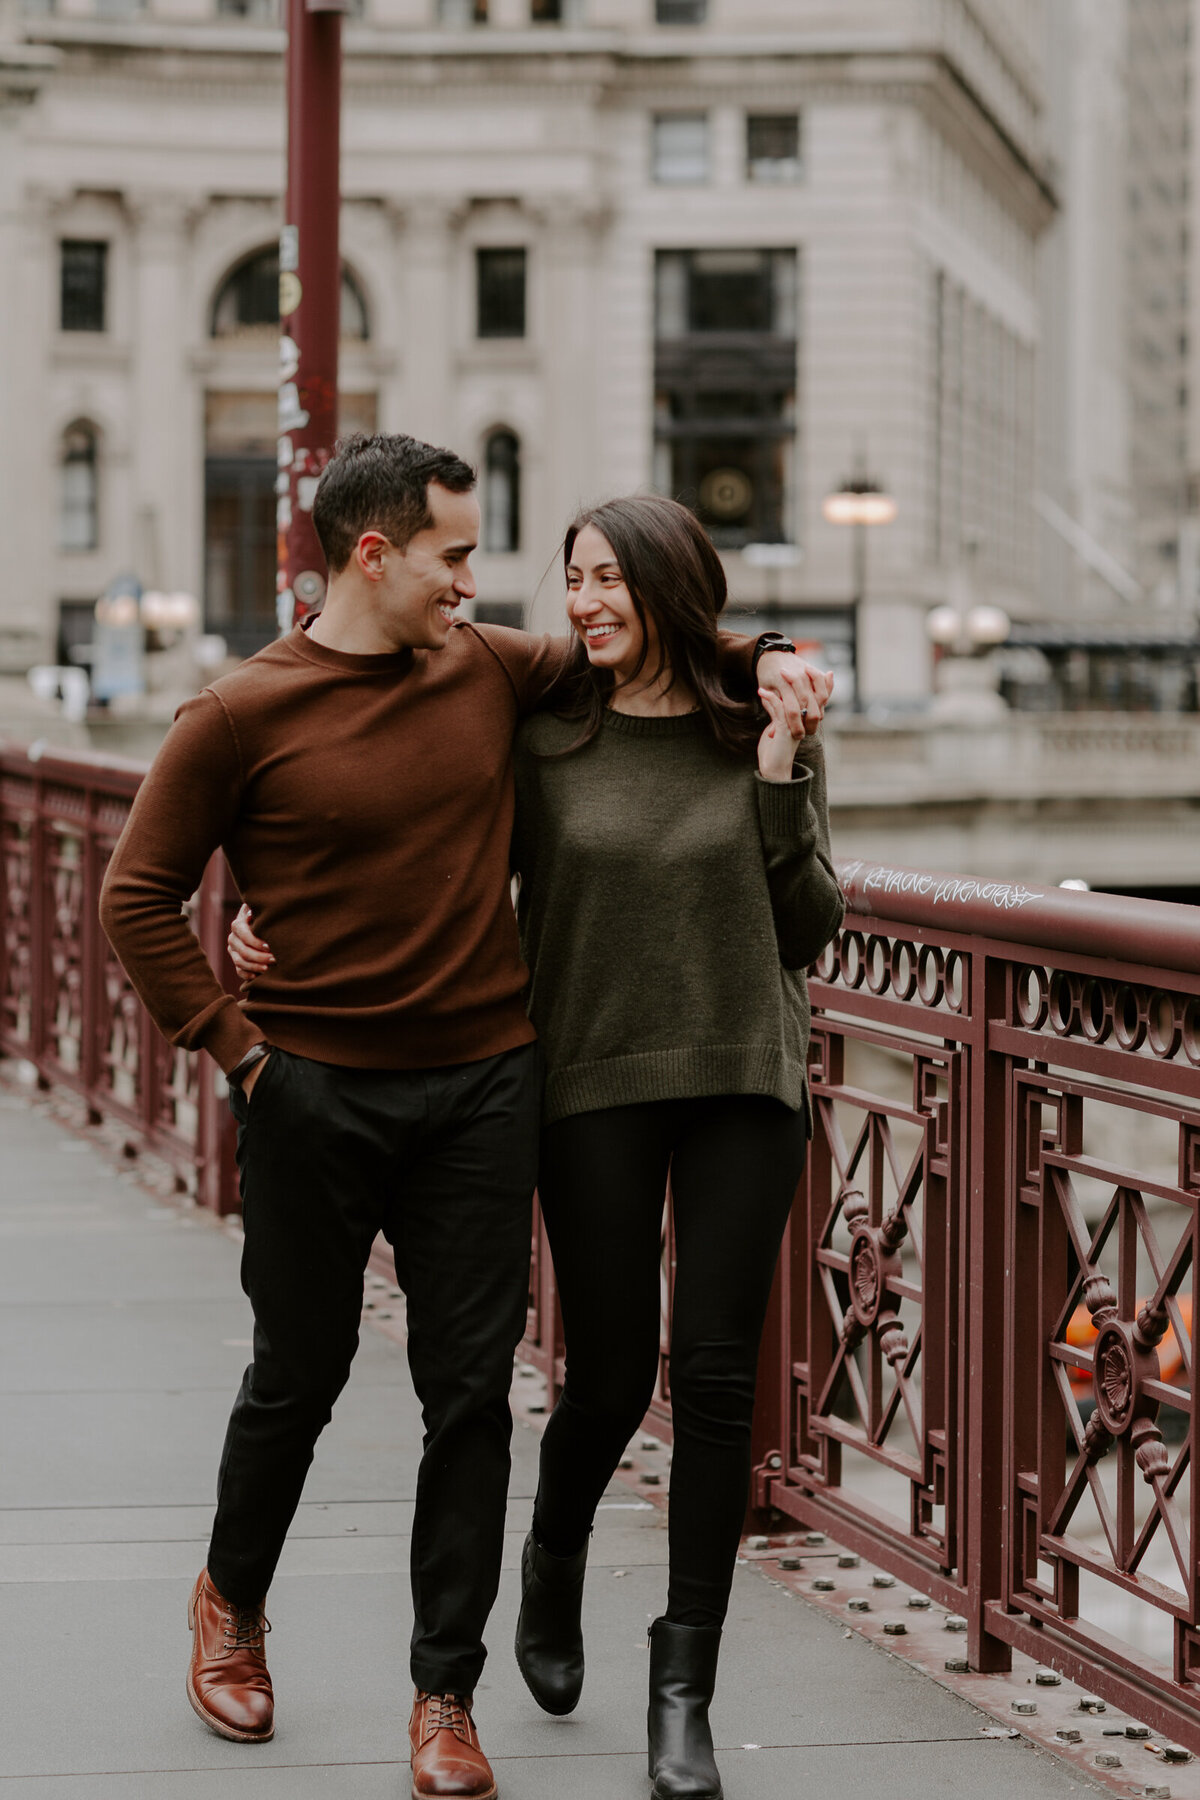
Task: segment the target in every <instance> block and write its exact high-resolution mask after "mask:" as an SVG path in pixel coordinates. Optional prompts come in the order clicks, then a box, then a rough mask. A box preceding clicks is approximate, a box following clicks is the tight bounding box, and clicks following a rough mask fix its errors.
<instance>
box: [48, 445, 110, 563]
mask: <svg viewBox="0 0 1200 1800" xmlns="http://www.w3.org/2000/svg"><path fill="white" fill-rule="evenodd" d="M96 464H97V444H96V432H95V430H94V428H93V427H92V426H91V425H87V424H84V423H83V422H82V421H81V422H79V423H78V424H75V425H70V426H68V428H67V430H66V431H65V432H64V433H63V440H62V455H61V460H60V463H59V497H58V547H59V549H60V550H95V549H96V548H97V546H98V545H99V542H100V507H99V482H98V478H97V470H96Z"/></svg>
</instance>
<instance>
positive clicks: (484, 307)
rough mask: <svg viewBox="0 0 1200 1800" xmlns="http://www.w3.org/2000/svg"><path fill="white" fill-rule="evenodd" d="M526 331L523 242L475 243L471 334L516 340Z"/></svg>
mask: <svg viewBox="0 0 1200 1800" xmlns="http://www.w3.org/2000/svg"><path fill="white" fill-rule="evenodd" d="M506 261H507V263H508V264H509V267H508V268H507V270H506V269H505V266H504V265H505V262H506ZM528 335H529V251H528V250H527V248H526V247H525V246H524V245H523V244H481V245H479V246H477V248H476V251H475V336H476V337H477V338H480V339H489V340H496V339H508V340H509V341H510V342H517V341H519V340H521V339H523V338H526V337H528Z"/></svg>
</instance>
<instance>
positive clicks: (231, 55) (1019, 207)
mask: <svg viewBox="0 0 1200 1800" xmlns="http://www.w3.org/2000/svg"><path fill="white" fill-rule="evenodd" d="M27 29H28V30H29V31H31V32H33V31H36V33H37V35H38V36H39V37H40V38H48V37H53V39H54V41H55V42H56V43H58V44H59V45H60V47H61V48H62V49H63V52H64V53H63V56H62V60H61V64H60V67H61V69H62V77H61V78H62V79H66V80H70V79H71V78H72V77H84V78H86V81H87V83H88V87H89V90H91V91H93V92H94V91H95V89H96V88H97V86H100V85H106V86H109V87H110V91H111V87H112V86H113V85H117V86H119V87H121V88H122V89H126V90H129V91H132V92H136V91H137V90H138V89H139V88H141V87H143V86H145V85H147V84H149V83H153V85H154V87H155V89H156V91H158V92H161V90H162V84H163V80H164V71H163V70H162V69H160V68H156V67H155V66H154V65H155V62H156V60H157V57H156V54H155V53H157V52H160V51H170V52H171V58H172V65H173V66H172V68H171V71H170V75H169V77H168V79H170V81H171V85H172V88H173V91H174V92H175V93H176V94H177V95H179V96H180V97H181V98H185V97H186V98H195V99H206V98H207V99H211V98H214V97H217V96H220V97H222V98H229V99H238V98H241V97H244V95H245V94H246V91H247V89H249V88H251V87H253V89H254V91H255V93H256V94H259V95H261V93H262V85H263V80H264V76H266V75H267V71H266V69H265V68H264V66H263V60H264V58H267V57H269V58H273V59H275V60H276V62H277V63H278V68H277V69H276V70H273V71H272V72H271V75H270V77H269V80H270V82H271V85H272V86H275V85H278V86H280V87H281V86H282V79H283V69H282V47H283V37H282V33H280V32H278V31H274V30H266V29H263V28H261V27H247V28H245V31H244V32H242V31H237V30H233V29H231V28H230V27H229V25H228V24H227V23H222V24H221V25H219V26H217V25H214V26H196V25H189V26H167V25H163V24H161V23H151V22H147V21H107V20H106V21H92V20H47V21H36V22H31V23H30V25H29V26H28V27H27ZM100 46H104V47H106V49H107V50H108V51H109V54H108V55H107V56H106V57H105V58H104V59H103V61H102V62H101V61H99V60H97V59H96V58H95V57H93V56H92V55H91V54H90V51H91V50H92V49H94V48H99V47H100ZM118 48H124V49H126V50H128V51H129V52H130V54H129V56H128V57H126V58H120V57H115V56H113V55H112V54H111V52H112V51H113V50H114V49H118ZM180 51H193V52H195V58H194V60H191V59H189V60H188V61H187V62H185V63H184V65H183V69H182V71H180V68H179V61H178V52H180ZM446 61H450V62H452V63H453V64H454V70H453V76H452V79H453V81H454V82H455V84H456V85H457V86H458V87H459V88H460V89H461V88H463V87H468V88H471V89H474V90H478V89H479V88H486V87H492V88H494V89H495V91H496V98H497V100H502V101H504V102H506V103H509V104H527V103H528V102H529V100H531V99H537V100H539V101H542V102H546V101H547V100H548V99H552V98H554V97H556V96H561V97H562V99H563V100H564V101H566V100H568V99H569V101H570V103H571V105H572V107H573V108H575V109H578V108H579V107H580V105H584V106H586V105H588V104H591V105H594V106H597V107H608V108H611V107H612V106H614V105H618V106H624V107H628V106H630V105H638V106H647V105H650V106H652V105H655V104H661V105H663V106H679V105H681V104H685V103H686V102H687V101H688V100H689V99H693V98H694V99H696V100H702V101H703V102H704V103H706V104H708V105H719V104H721V103H723V102H724V103H730V104H735V105H736V104H745V102H746V100H747V98H750V99H756V98H758V97H759V96H760V95H762V94H764V93H767V92H770V91H772V90H775V91H778V90H779V89H780V88H781V87H783V86H786V88H787V90H788V92H789V93H790V95H792V96H793V97H794V100H795V102H796V103H797V104H799V105H805V104H808V105H812V104H814V103H821V104H826V105H844V104H851V105H861V104H863V103H864V102H868V103H869V102H872V101H874V102H876V103H883V104H893V105H894V104H896V103H897V102H902V103H904V104H909V105H917V106H918V108H919V110H921V111H922V113H923V114H924V115H925V116H926V117H927V118H929V119H930V121H931V122H932V123H933V124H934V125H935V127H936V128H937V129H939V130H940V131H943V132H944V133H946V134H947V135H949V136H951V137H952V138H953V139H954V140H955V141H956V142H957V143H964V142H965V143H969V144H970V145H971V147H972V151H971V153H972V156H973V159H974V160H975V162H976V164H977V166H978V167H979V169H980V172H981V174H983V176H984V178H985V179H986V180H987V182H988V186H989V187H990V188H991V189H992V191H993V192H995V193H996V195H997V197H998V198H1000V199H1001V200H1002V202H1003V203H1004V204H1005V205H1006V206H1007V207H1008V208H1009V210H1010V211H1011V212H1013V214H1014V216H1016V217H1018V218H1020V219H1021V220H1022V222H1024V223H1026V224H1027V225H1028V227H1029V228H1030V229H1032V230H1034V231H1040V230H1041V229H1043V228H1044V226H1045V225H1046V223H1048V221H1049V220H1050V219H1051V218H1052V217H1053V215H1054V213H1055V211H1056V209H1057V198H1056V195H1055V193H1054V190H1053V187H1052V185H1051V181H1050V178H1049V175H1048V173H1047V172H1046V170H1045V169H1044V168H1043V167H1042V166H1041V164H1040V162H1039V160H1038V156H1037V153H1036V152H1035V150H1034V148H1033V147H1032V146H1030V145H1028V144H1027V143H1025V142H1023V141H1021V140H1020V139H1018V138H1017V137H1016V136H1014V135H1013V133H1012V131H1011V130H1010V129H1009V128H1008V126H1007V125H1006V124H1005V123H1004V121H1003V120H1002V119H1001V118H1000V117H999V115H998V114H997V113H996V112H995V110H994V109H993V108H992V107H991V106H990V105H989V103H988V101H987V99H986V97H985V96H984V95H983V94H982V93H981V92H980V91H979V89H978V88H977V87H975V86H974V85H973V84H972V82H971V80H970V78H969V75H968V73H967V71H966V69H965V68H964V66H963V64H962V63H961V61H960V60H959V59H957V58H954V57H953V56H952V55H951V54H950V53H949V52H948V51H946V50H944V49H942V48H940V47H938V46H936V45H935V46H932V47H924V46H921V45H915V44H913V43H912V42H901V41H900V40H899V38H895V37H893V38H891V39H887V38H885V37H884V36H883V35H882V34H881V35H880V37H879V38H878V40H872V39H867V40H865V41H863V42H861V43H857V44H856V45H855V46H854V47H853V48H847V46H846V45H845V44H844V43H841V44H836V45H835V44H833V43H829V44H827V45H826V44H824V43H822V42H820V41H818V40H815V39H811V38H805V36H804V34H802V33H799V32H792V33H787V32H784V33H778V34H774V35H772V36H770V37H768V36H765V35H764V36H762V37H750V36H741V37H724V38H722V37H705V38H704V39H701V38H700V37H699V36H698V35H694V36H693V35H692V34H689V41H687V42H684V41H683V40H678V41H677V40H672V41H671V42H670V44H669V45H663V44H660V43H658V42H657V40H656V39H654V38H653V37H648V38H645V39H640V40H633V39H628V38H621V37H620V36H619V35H618V34H616V33H596V32H570V31H567V32H564V33H563V34H562V36H561V38H560V39H559V40H558V41H557V42H556V43H555V44H554V45H553V46H547V44H546V41H545V37H544V35H543V34H540V33H528V32H523V31H511V32H497V33H496V34H495V36H494V37H490V36H488V35H486V34H485V33H484V32H483V31H477V32H461V33H448V32H447V33H441V34H429V33H417V32H382V31H380V30H378V29H373V28H371V27H367V26H360V27H354V28H351V29H350V30H348V32H347V63H346V88H347V92H348V94H352V95H353V96H354V97H355V98H356V99H358V100H359V101H360V102H363V103H366V104H370V103H371V101H372V100H373V99H374V98H376V97H377V96H378V97H382V96H384V95H385V94H386V96H387V97H388V99H389V100H392V101H394V100H395V99H396V98H397V96H408V95H411V96H412V97H413V98H418V97H419V98H422V99H424V98H427V97H428V95H429V94H430V92H431V88H432V87H433V86H435V85H436V83H437V81H438V80H439V73H438V71H439V65H440V64H444V63H445V62H446ZM668 64H669V66H670V69H671V75H672V79H671V81H670V82H669V83H668V82H667V81H665V80H664V74H665V69H666V66H667V65H668ZM445 78H446V79H451V77H449V75H447V76H446V77H445ZM581 81H582V82H584V84H585V88H586V91H585V92H584V93H583V94H582V95H581V92H580V83H581ZM747 90H750V92H749V94H748V93H747ZM281 130H282V125H281ZM354 153H355V152H354V149H353V146H352V145H349V144H348V145H347V146H346V154H347V157H350V156H353V155H354Z"/></svg>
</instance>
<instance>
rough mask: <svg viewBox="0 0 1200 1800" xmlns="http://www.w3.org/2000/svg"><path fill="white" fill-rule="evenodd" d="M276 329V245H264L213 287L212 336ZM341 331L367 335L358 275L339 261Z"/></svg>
mask: <svg viewBox="0 0 1200 1800" xmlns="http://www.w3.org/2000/svg"><path fill="white" fill-rule="evenodd" d="M263 328H266V329H267V330H270V331H278V330H279V248H278V246H277V245H276V244H266V245H264V246H263V248H262V249H261V250H255V251H254V252H253V254H252V255H250V256H246V257H243V258H242V260H241V262H240V263H237V264H236V265H235V266H234V267H233V268H232V269H231V270H230V271H229V273H228V275H226V277H225V279H224V281H223V282H222V283H221V285H220V287H219V288H218V289H217V297H216V299H215V300H214V302H213V309H212V335H213V337H218V338H219V337H236V336H239V335H240V334H241V333H243V332H247V331H260V330H263ZM341 334H342V336H343V337H344V338H354V339H358V340H360V341H365V340H366V339H367V338H369V337H370V335H371V332H370V323H369V320H368V318H367V302H366V299H365V297H364V295H363V291H362V287H361V285H360V284H359V281H358V277H357V276H356V275H355V274H354V273H353V272H352V271H351V270H350V269H348V268H347V267H346V265H345V263H343V264H342V305H341Z"/></svg>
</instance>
